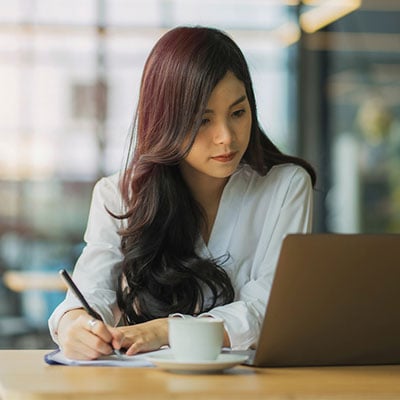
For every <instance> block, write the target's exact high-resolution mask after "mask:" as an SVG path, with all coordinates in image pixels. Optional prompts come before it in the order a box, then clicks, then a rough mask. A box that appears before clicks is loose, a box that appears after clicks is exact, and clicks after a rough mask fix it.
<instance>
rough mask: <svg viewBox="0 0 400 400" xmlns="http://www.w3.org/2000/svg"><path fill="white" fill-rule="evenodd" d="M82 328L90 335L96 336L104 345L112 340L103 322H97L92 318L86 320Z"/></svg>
mask: <svg viewBox="0 0 400 400" xmlns="http://www.w3.org/2000/svg"><path fill="white" fill-rule="evenodd" d="M84 325H85V326H84V328H85V329H86V330H88V331H89V332H90V333H92V334H94V335H96V336H98V337H99V338H100V339H101V340H102V341H104V342H106V343H110V342H111V340H112V339H113V337H112V335H111V333H110V331H109V330H108V328H107V326H106V325H105V324H104V322H102V321H99V320H97V319H94V318H90V319H86V323H85V324H84Z"/></svg>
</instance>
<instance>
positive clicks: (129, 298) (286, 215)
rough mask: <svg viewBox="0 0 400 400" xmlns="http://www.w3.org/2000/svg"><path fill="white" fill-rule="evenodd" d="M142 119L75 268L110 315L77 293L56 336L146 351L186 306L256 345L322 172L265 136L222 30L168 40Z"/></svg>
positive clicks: (88, 351) (106, 186)
mask: <svg viewBox="0 0 400 400" xmlns="http://www.w3.org/2000/svg"><path fill="white" fill-rule="evenodd" d="M134 125H135V129H134V132H133V135H134V139H132V148H133V150H132V151H131V153H132V154H131V155H130V156H129V159H128V163H127V166H126V168H125V170H124V171H123V173H122V175H121V177H120V178H119V177H118V176H116V175H115V176H112V177H108V178H104V179H102V180H100V181H99V182H98V183H97V185H96V187H95V189H94V192H93V199H92V205H91V211H90V215H89V221H88V226H87V231H86V234H85V240H86V242H87V245H86V247H85V249H84V251H83V253H82V255H81V257H80V259H79V260H78V262H77V265H76V267H75V270H74V279H75V281H76V283H77V284H78V286H79V287H80V288H81V290H82V291H83V293H84V295H85V297H86V298H87V300H88V302H89V303H90V304H91V305H92V306H93V307H94V308H95V309H96V311H98V312H99V314H100V315H101V316H102V317H103V320H104V321H106V323H102V322H100V321H98V322H96V323H94V322H93V321H92V319H91V318H90V317H89V315H88V314H87V313H86V312H85V311H84V310H83V309H81V307H80V304H79V303H78V301H77V300H76V299H75V298H74V296H73V295H72V294H70V293H68V294H67V297H66V300H65V301H64V302H63V303H61V304H60V305H59V306H58V308H57V309H56V310H55V311H54V313H53V315H52V316H51V318H50V321H49V326H50V331H51V333H52V336H53V338H54V340H55V341H56V342H58V343H59V345H60V346H61V348H62V349H63V351H64V353H65V355H66V356H67V357H70V358H76V359H91V358H96V357H99V356H101V355H105V354H110V353H111V352H112V348H116V349H119V348H121V347H123V348H125V349H126V350H127V354H135V353H137V352H141V351H148V350H153V349H157V348H159V347H161V346H163V345H166V344H168V324H167V317H168V315H170V314H171V313H182V314H190V315H196V316H198V315H200V316H207V317H220V318H223V319H224V321H225V330H226V332H225V341H224V345H225V346H229V347H232V348H234V349H245V348H249V347H251V346H255V345H256V343H257V339H258V334H259V330H260V325H261V322H262V319H263V316H264V312H265V308H266V303H267V300H268V296H269V291H270V287H271V282H272V278H273V275H274V270H275V266H276V262H277V258H278V254H279V251H280V246H281V241H282V239H283V237H284V236H285V235H286V234H287V233H292V232H293V233H294V232H308V231H309V230H310V229H311V214H312V185H313V184H314V182H315V174H314V171H313V169H312V168H311V167H310V166H309V164H307V163H306V162H305V161H303V160H301V159H298V158H295V157H290V156H287V155H284V154H282V153H281V152H280V151H279V150H278V149H277V148H276V147H275V146H274V145H273V144H272V142H271V141H270V140H269V139H268V138H267V136H265V134H264V132H263V131H262V129H261V128H260V125H259V123H258V121H257V110H256V103H255V98H254V92H253V88H252V83H251V79H250V74H249V70H248V67H247V64H246V61H245V59H244V56H243V54H242V52H241V51H240V49H239V48H238V46H237V45H236V44H235V43H234V42H233V41H232V40H231V39H230V38H229V37H228V36H227V35H226V34H224V33H222V32H221V31H218V30H215V29H210V28H203V27H179V28H176V29H173V30H171V31H169V32H167V33H166V34H165V35H164V36H163V37H162V38H161V39H160V40H159V41H158V42H157V44H156V45H155V47H154V48H153V50H152V51H151V53H150V55H149V57H148V60H147V62H146V65H145V68H144V72H143V77H142V83H141V89H140V97H139V103H138V110H137V118H136V122H135V124H134ZM133 135H132V137H133ZM118 324H119V325H120V326H117V327H116V325H118Z"/></svg>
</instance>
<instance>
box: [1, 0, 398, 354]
mask: <svg viewBox="0 0 400 400" xmlns="http://www.w3.org/2000/svg"><path fill="white" fill-rule="evenodd" d="M187 24H189V25H195V24H201V25H208V26H214V27H217V28H221V29H223V30H225V31H226V32H228V33H229V34H230V35H231V36H232V37H233V39H234V40H235V41H236V42H237V43H238V44H239V46H240V47H241V48H242V50H243V51H244V53H245V56H246V58H247V60H248V63H249V66H250V69H251V73H252V77H253V80H254V87H255V91H256V97H257V101H258V109H259V117H260V121H261V123H262V125H263V127H264V128H265V130H266V132H267V134H268V135H269V136H270V137H271V138H272V139H273V141H275V143H276V144H278V145H279V146H280V147H281V149H282V150H284V151H286V152H289V153H292V154H296V155H299V156H302V157H305V158H306V159H308V160H309V161H310V162H311V163H312V164H313V165H314V166H315V168H316V170H317V174H318V183H317V189H316V192H315V218H314V220H315V223H314V231H315V232H342V233H354V232H366V233H384V232H397V233H399V232H400V122H399V119H400V90H399V89H400V1H399V0H363V1H361V0H303V1H300V0H142V1H138V0H84V1H82V0H13V1H7V0H1V1H0V348H44V347H46V348H48V347H52V346H54V345H53V344H52V343H51V341H50V339H49V335H48V332H47V318H48V316H49V315H50V313H51V311H52V310H53V308H54V307H55V306H56V305H57V304H58V303H59V302H60V301H61V300H62V298H63V296H64V289H63V286H62V283H61V282H60V280H59V278H58V274H57V271H58V269H59V268H61V267H63V268H66V269H69V270H70V271H71V270H72V269H73V265H74V263H75V261H76V258H77V257H78V255H79V253H80V251H81V249H82V237H83V233H84V230H85V225H86V221H87V213H88V208H89V203H90V198H91V191H92V188H93V185H94V183H95V182H96V180H97V179H99V177H101V176H104V175H108V174H111V173H114V172H116V171H118V170H119V169H120V167H121V166H122V165H123V161H124V159H123V156H124V154H125V150H124V149H125V148H126V143H127V135H128V131H129V126H130V123H131V121H132V118H133V112H134V109H135V105H136V102H137V95H138V90H139V83H140V78H141V71H142V68H143V65H144V62H145V59H146V57H147V55H148V53H149V51H150V49H151V47H152V46H153V45H154V43H155V42H156V40H157V39H158V38H159V37H160V36H161V35H162V34H163V33H164V32H165V31H166V30H168V29H170V28H171V27H175V26H177V25H187Z"/></svg>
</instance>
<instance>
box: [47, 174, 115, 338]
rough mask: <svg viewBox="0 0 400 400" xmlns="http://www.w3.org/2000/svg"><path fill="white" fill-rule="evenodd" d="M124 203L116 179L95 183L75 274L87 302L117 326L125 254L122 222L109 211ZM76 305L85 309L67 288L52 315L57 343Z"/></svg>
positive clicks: (52, 333)
mask: <svg viewBox="0 0 400 400" xmlns="http://www.w3.org/2000/svg"><path fill="white" fill-rule="evenodd" d="M115 181H116V180H115ZM121 204H122V203H121V196H120V195H119V191H118V187H117V184H116V182H114V179H111V178H103V179H101V180H100V181H99V182H98V183H97V184H96V185H95V187H94V189H93V194H92V201H91V206H90V211H89V218H88V223H87V227H86V232H85V235H84V240H85V242H86V245H85V247H84V249H83V252H82V254H81V256H80V257H79V259H78V261H77V263H76V265H75V268H74V271H73V275H72V278H73V280H74V282H75V283H76V285H77V286H78V288H79V289H80V290H81V292H82V294H83V295H84V297H85V298H86V300H87V301H88V303H89V304H90V305H91V306H92V307H93V308H94V309H95V310H96V311H97V312H98V313H99V314H100V315H101V316H102V318H103V320H104V321H105V322H107V323H108V324H110V325H115V323H116V322H118V321H119V319H120V317H121V315H120V311H119V309H118V307H117V304H116V284H117V279H118V264H119V262H120V261H121V260H122V253H121V250H120V236H119V234H118V231H119V229H120V227H121V222H120V220H118V219H116V218H114V217H113V216H112V215H110V213H109V211H111V212H113V213H116V214H118V213H121V211H122V207H121ZM108 210H109V211H108ZM75 308H82V305H81V304H80V302H79V301H78V299H77V298H76V297H75V296H74V294H73V293H72V292H70V291H68V292H67V294H66V298H65V300H64V301H63V302H62V303H60V304H59V305H58V307H57V308H56V309H55V310H54V312H53V313H52V315H51V316H50V318H49V330H50V334H51V336H52V338H53V340H54V341H55V342H56V343H57V327H58V323H59V321H60V319H61V317H62V316H63V315H64V314H65V313H66V312H67V311H69V310H72V309H75Z"/></svg>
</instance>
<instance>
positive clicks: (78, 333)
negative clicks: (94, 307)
mask: <svg viewBox="0 0 400 400" xmlns="http://www.w3.org/2000/svg"><path fill="white" fill-rule="evenodd" d="M57 335H58V342H59V345H60V348H61V349H62V351H63V353H64V355H65V357H67V358H71V359H75V360H94V359H96V358H98V357H101V356H104V355H109V354H111V353H112V352H113V350H114V349H117V350H119V349H120V348H121V343H122V341H123V339H124V335H123V333H122V332H121V331H119V330H118V329H116V328H113V327H112V326H110V325H107V324H105V323H103V322H102V321H99V320H94V319H93V317H91V316H90V315H89V314H88V313H87V312H86V311H85V310H83V309H75V310H71V311H68V312H66V313H65V314H64V315H63V317H62V318H61V320H60V322H59V324H58V330H57Z"/></svg>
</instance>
